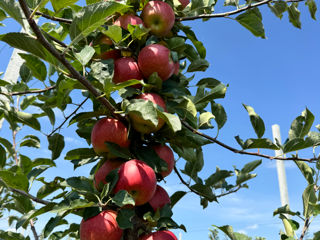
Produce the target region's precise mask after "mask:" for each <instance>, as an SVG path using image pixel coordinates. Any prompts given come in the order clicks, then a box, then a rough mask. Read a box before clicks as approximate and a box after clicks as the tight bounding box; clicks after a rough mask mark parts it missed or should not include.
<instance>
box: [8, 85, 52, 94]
mask: <svg viewBox="0 0 320 240" xmlns="http://www.w3.org/2000/svg"><path fill="white" fill-rule="evenodd" d="M55 88H56V86H55V85H53V86H50V87H47V88H45V89H40V90H28V91H23V92H12V93H9V94H8V95H9V96H16V95H25V94H36V93H44V92H47V91H50V90H52V89H55Z"/></svg>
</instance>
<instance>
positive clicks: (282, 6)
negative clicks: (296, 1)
mask: <svg viewBox="0 0 320 240" xmlns="http://www.w3.org/2000/svg"><path fill="white" fill-rule="evenodd" d="M268 6H269V8H270V9H271V11H272V12H273V13H274V14H275V15H276V16H277V17H278V18H280V19H281V18H282V16H283V13H284V12H285V11H287V7H288V6H287V3H286V2H285V1H276V2H275V3H274V4H273V5H272V4H271V3H268Z"/></svg>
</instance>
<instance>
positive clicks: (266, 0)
mask: <svg viewBox="0 0 320 240" xmlns="http://www.w3.org/2000/svg"><path fill="white" fill-rule="evenodd" d="M303 1H304V0H287V1H286V2H303ZM271 2H273V0H264V1H261V2H258V3H254V4H249V5H247V6H245V7H242V8H239V9H236V10H233V11H229V12H223V13H212V14H200V15H197V16H187V17H178V18H176V21H178V22H182V21H190V20H195V19H208V18H223V17H229V16H231V15H235V14H238V13H241V12H244V11H246V10H248V9H251V8H255V7H258V6H261V5H264V4H268V3H271Z"/></svg>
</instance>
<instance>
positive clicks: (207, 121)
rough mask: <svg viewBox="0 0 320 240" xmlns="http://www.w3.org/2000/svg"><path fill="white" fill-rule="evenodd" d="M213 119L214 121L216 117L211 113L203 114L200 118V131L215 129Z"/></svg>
mask: <svg viewBox="0 0 320 240" xmlns="http://www.w3.org/2000/svg"><path fill="white" fill-rule="evenodd" d="M211 119H214V116H213V114H212V113H211V112H203V113H201V114H200V116H199V129H208V128H213V126H212V124H211Z"/></svg>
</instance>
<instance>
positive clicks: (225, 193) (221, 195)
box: [216, 185, 241, 198]
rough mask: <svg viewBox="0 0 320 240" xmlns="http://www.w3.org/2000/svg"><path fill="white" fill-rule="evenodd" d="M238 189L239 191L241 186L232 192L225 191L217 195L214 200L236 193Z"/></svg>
mask: <svg viewBox="0 0 320 240" xmlns="http://www.w3.org/2000/svg"><path fill="white" fill-rule="evenodd" d="M240 189H241V185H238V186H237V187H236V188H235V189H232V190H229V191H227V192H224V193H221V194H219V195H216V198H220V197H223V196H226V195H229V194H231V193H235V192H238V191H239V190H240Z"/></svg>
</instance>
